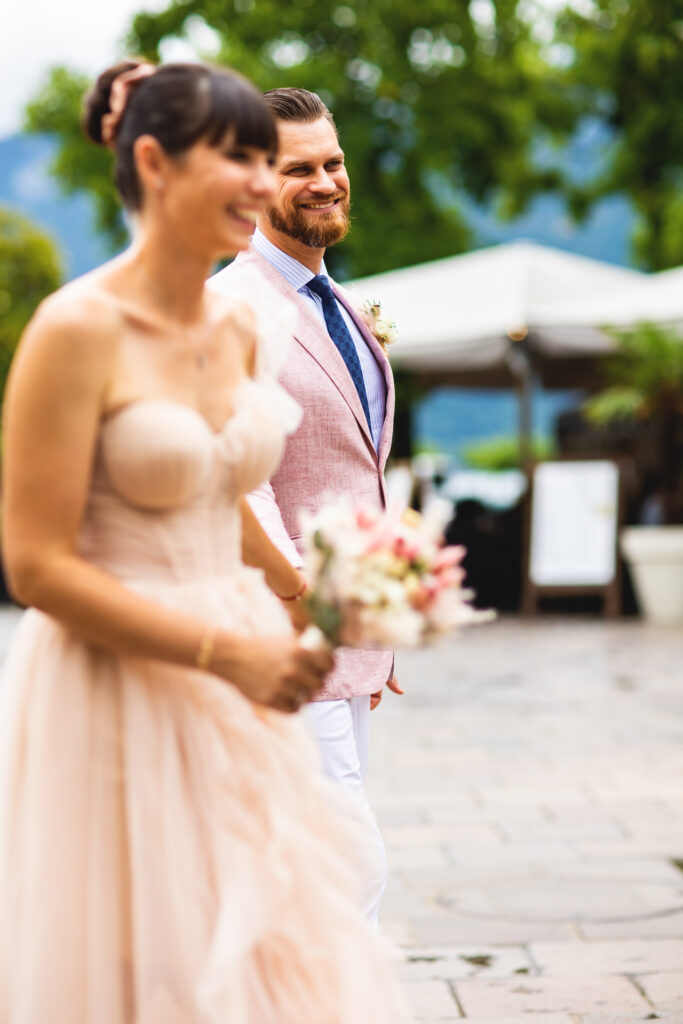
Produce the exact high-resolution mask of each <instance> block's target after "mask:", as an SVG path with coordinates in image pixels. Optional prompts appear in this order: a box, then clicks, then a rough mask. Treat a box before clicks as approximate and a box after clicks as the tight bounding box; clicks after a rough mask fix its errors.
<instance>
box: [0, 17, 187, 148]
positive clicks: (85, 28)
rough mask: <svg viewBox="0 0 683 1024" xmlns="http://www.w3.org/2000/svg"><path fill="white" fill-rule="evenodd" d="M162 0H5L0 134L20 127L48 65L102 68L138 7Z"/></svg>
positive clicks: (1, 37)
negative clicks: (24, 111)
mask: <svg viewBox="0 0 683 1024" xmlns="http://www.w3.org/2000/svg"><path fill="white" fill-rule="evenodd" d="M167 5H168V4H167V0H159V2H157V0H6V6H4V5H3V7H4V11H5V13H4V14H3V17H2V29H1V30H0V83H1V84H2V88H0V137H2V136H4V135H10V134H11V133H12V132H15V131H18V130H19V129H20V127H21V120H22V112H23V108H24V106H25V105H26V103H27V101H28V100H29V99H31V98H32V97H33V96H34V95H35V93H36V91H37V89H38V88H39V87H40V83H41V81H42V80H43V78H44V76H45V73H46V70H47V68H49V67H51V66H52V65H54V64H66V65H68V66H69V67H72V68H74V69H76V70H82V71H85V72H86V73H93V72H96V71H101V70H102V68H104V67H106V66H107V64H109V63H111V62H112V60H114V59H115V58H117V57H119V56H120V55H121V54H122V52H123V49H122V44H121V40H122V37H123V36H124V35H125V33H126V30H127V29H128V26H129V25H130V21H131V19H132V16H133V15H134V14H136V13H137V12H138V11H140V10H145V9H147V10H160V9H163V8H164V7H166V6H167Z"/></svg>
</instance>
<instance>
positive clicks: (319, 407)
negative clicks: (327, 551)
mask: <svg viewBox="0 0 683 1024" xmlns="http://www.w3.org/2000/svg"><path fill="white" fill-rule="evenodd" d="M254 269H256V270H258V271H259V272H260V273H261V274H262V275H263V277H264V278H266V280H267V281H268V283H269V284H271V285H272V286H273V287H275V288H276V289H277V290H278V291H279V292H280V293H281V294H282V295H283V296H284V297H285V298H286V299H288V300H289V302H291V303H293V304H294V305H295V307H296V309H297V312H298V323H297V326H296V328H295V332H294V338H295V344H294V345H293V346H292V350H291V351H290V353H289V355H288V358H287V361H286V364H285V367H284V370H283V372H282V373H281V375H280V382H281V383H282V385H283V386H284V387H285V388H286V389H287V391H289V392H290V394H291V395H292V396H293V398H295V399H296V401H297V402H298V403H299V405H300V406H301V408H302V410H303V419H302V421H301V425H300V426H299V429H298V430H297V431H296V432H295V433H294V434H292V435H291V436H290V437H289V438H288V440H287V444H286V446H285V451H284V455H283V458H282V461H281V463H280V466H279V468H278V469H277V471H276V473H275V475H274V476H273V477H272V479H271V481H270V485H271V487H270V488H266V489H265V490H264V489H263V488H261V489H260V490H259V492H258V502H254V503H253V507H254V510H255V511H256V513H257V515H258V516H259V519H260V520H261V522H262V524H263V526H264V528H265V529H266V532H268V533H269V534H270V533H271V530H270V529H269V521H270V523H272V521H273V515H275V516H277V517H278V519H279V517H281V520H282V522H283V523H284V527H285V530H286V531H287V533H288V535H289V537H290V538H291V540H292V541H293V543H294V545H295V546H296V548H297V550H298V551H299V552H300V551H301V543H300V541H301V528H300V522H299V520H300V515H301V512H302V511H305V512H316V511H317V510H318V509H319V508H320V506H321V504H322V503H323V499H324V498H325V496H329V495H330V494H332V495H333V494H350V495H352V497H353V498H354V499H355V500H360V501H364V502H367V503H370V504H372V505H376V506H380V507H382V506H384V504H385V501H386V492H385V487H384V467H385V465H386V461H387V456H388V454H389V450H390V448H391V439H392V431H393V419H394V401H395V399H394V384H393V377H392V373H391V368H390V366H389V361H388V359H387V357H386V355H385V353H384V351H383V349H382V347H381V345H380V344H379V342H378V341H377V339H376V338H375V337H374V336H373V335H372V334H371V332H370V331H369V330H368V328H367V327H366V325H365V324H364V323H363V321H362V319H361V318H360V317H359V316H358V313H357V312H356V310H355V308H354V306H353V304H352V300H351V299H350V297H349V295H348V294H347V293H346V292H345V291H344V290H343V289H342V288H340V287H339V285H337V284H336V283H335V282H334V281H331V282H330V283H331V284H332V287H333V290H334V293H335V295H336V297H337V298H338V300H339V301H340V302H341V303H343V305H344V306H345V307H346V309H347V310H348V311H349V313H350V314H351V316H352V317H353V319H354V321H355V323H356V325H357V327H358V329H359V331H360V332H361V334H362V335H363V337H364V339H365V341H366V342H367V344H368V347H369V348H370V350H371V351H372V353H373V355H374V357H375V359H376V360H377V363H378V364H379V366H380V368H381V369H382V371H383V373H384V379H385V382H386V389H387V399H386V412H385V418H384V425H383V428H382V434H381V437H380V442H379V450H378V451H375V447H374V445H373V443H372V438H371V436H370V431H369V428H368V424H367V420H366V418H365V413H364V412H363V407H362V405H361V402H360V398H359V397H358V392H357V391H356V388H355V386H354V384H353V381H352V380H351V377H350V375H349V372H348V369H347V368H346V365H345V363H344V360H343V359H342V357H341V355H340V354H339V352H338V350H337V348H336V346H335V344H334V342H333V341H332V339H331V338H330V336H329V334H328V333H327V331H326V330H325V326H324V324H323V323H322V321H321V320H320V319H319V318H318V317H317V316H316V314H315V311H314V310H312V309H311V308H310V305H309V304H308V303H307V301H306V300H305V299H304V298H303V296H301V295H300V294H299V293H298V292H297V291H296V290H295V289H294V288H293V287H292V286H291V285H290V284H289V282H288V281H287V280H286V279H285V278H284V277H283V276H282V274H280V273H279V271H277V270H276V269H275V268H274V267H272V266H271V264H270V263H268V261H267V260H266V259H264V258H263V257H262V256H261V255H260V253H257V252H256V251H255V250H253V249H250V250H248V251H247V252H245V253H240V255H239V256H238V257H237V259H236V260H235V261H234V262H233V263H232V264H231V265H230V266H229V267H227V268H226V269H225V270H223V271H221V272H220V274H218V275H217V276H216V278H214V279H213V281H212V284H216V285H217V286H218V287H222V286H225V287H226V288H229V289H231V290H232V289H233V288H238V289H239V287H240V275H241V271H242V270H251V271H252V272H253V270H254ZM244 280H245V282H246V281H248V280H249V275H248V274H247V275H245V278H244ZM242 294H244V291H242ZM245 298H246V296H245ZM269 499H270V501H271V503H272V507H271V508H270V509H268V508H267V502H268V500H269ZM281 547H283V550H284V546H283V545H281ZM292 551H293V549H292ZM285 553H287V552H285ZM392 666H393V655H392V653H391V652H390V651H371V650H351V649H350V648H348V647H343V648H341V649H340V650H339V651H338V652H337V655H336V665H335V669H334V671H333V672H332V673H331V674H330V675H329V676H328V678H327V681H326V683H325V687H324V689H323V690H322V691H321V692H320V694H319V695H318V698H317V699H318V700H337V699H340V698H345V697H353V696H359V695H361V694H368V693H375V692H376V691H377V690H380V689H381V688H382V686H383V685H384V684H385V683H386V681H387V680H388V679H389V677H390V674H391V671H392Z"/></svg>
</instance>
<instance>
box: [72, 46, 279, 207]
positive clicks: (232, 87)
mask: <svg viewBox="0 0 683 1024" xmlns="http://www.w3.org/2000/svg"><path fill="white" fill-rule="evenodd" d="M138 64H139V62H138V61H134V60H127V61H122V62H121V63H119V64H116V65H114V66H113V67H111V68H107V70H106V71H103V72H102V74H101V75H100V76H99V78H98V79H97V82H96V83H95V85H94V87H93V88H92V89H91V91H90V92H89V93H88V95H87V96H86V98H85V109H84V112H83V122H82V123H83V128H84V130H85V133H86V134H87V135H88V136H89V137H90V138H91V139H92V140H93V142H96V143H98V144H99V145H104V142H103V139H102V118H103V117H104V115H105V114H107V113H108V112H109V110H110V107H109V97H110V93H111V87H112V83H113V82H114V80H115V79H116V78H117V77H118V76H119V75H121V74H123V73H124V72H125V71H131V70H133V68H136V67H137V66H138ZM228 133H230V134H231V135H232V136H233V140H234V143H235V144H236V145H238V146H255V147H257V148H258V149H263V150H265V151H267V152H272V153H276V152H277V129H276V127H275V122H274V119H273V115H272V114H271V112H270V109H269V107H268V106H267V104H266V103H264V101H263V99H262V98H261V95H260V93H259V92H258V90H257V89H256V88H255V87H254V86H253V85H252V84H251V82H249V81H247V79H246V78H243V77H242V75H239V74H237V72H235V71H228V70H223V69H218V68H210V67H207V66H206V65H204V64H164V65H162V66H161V67H159V68H157V70H156V71H155V72H154V74H153V75H150V76H149V77H148V78H143V79H141V80H140V81H139V82H136V83H135V84H134V85H133V86H132V87H131V91H130V95H129V97H128V101H127V103H126V106H125V109H124V112H123V116H122V118H121V122H120V124H119V126H118V131H117V134H116V140H115V144H114V147H113V148H114V151H115V153H116V170H115V173H114V180H115V181H116V187H117V189H118V191H119V194H120V196H121V199H122V200H123V203H124V205H125V206H126V207H128V209H131V210H139V209H140V207H141V205H142V189H141V187H140V181H139V179H138V175H137V171H136V169H135V160H134V159H133V144H134V142H135V140H136V139H137V138H139V136H141V135H153V136H154V138H155V139H157V140H158V141H159V143H160V144H161V146H162V147H163V149H164V151H165V152H166V153H168V155H169V156H181V155H182V154H183V153H185V152H186V151H187V150H189V149H191V148H192V146H194V145H195V143H197V142H199V141H200V140H201V139H203V140H205V141H206V142H207V143H208V144H209V145H210V146H217V145H219V144H220V143H221V141H222V140H223V139H224V138H225V136H226V135H227V134H228Z"/></svg>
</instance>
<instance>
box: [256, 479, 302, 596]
mask: <svg viewBox="0 0 683 1024" xmlns="http://www.w3.org/2000/svg"><path fill="white" fill-rule="evenodd" d="M240 507H241V510H242V560H243V561H244V562H245V563H246V565H254V566H257V567H258V568H259V569H263V571H264V573H265V576H266V583H267V584H268V586H269V587H270V589H271V590H272V591H273V592H274V593H275V594H277V596H278V597H281V598H284V599H285V600H289V599H291V598H292V597H294V595H295V594H299V593H300V591H301V589H302V588H303V587H304V586H305V583H306V578H305V576H304V575H303V573H302V572H301V571H300V570H299V569H297V568H296V567H295V566H293V565H292V563H291V562H290V561H289V559H288V558H286V557H285V556H284V555H283V554H282V552H281V551H280V549H279V548H278V547H276V545H275V544H273V542H272V540H271V539H270V537H269V536H268V534H267V533H266V531H265V530H264V529H263V527H262V526H261V524H260V522H259V521H258V519H257V517H256V515H255V513H254V510H253V509H252V507H251V505H250V504H249V502H248V501H247V499H246V498H242V501H241V506H240Z"/></svg>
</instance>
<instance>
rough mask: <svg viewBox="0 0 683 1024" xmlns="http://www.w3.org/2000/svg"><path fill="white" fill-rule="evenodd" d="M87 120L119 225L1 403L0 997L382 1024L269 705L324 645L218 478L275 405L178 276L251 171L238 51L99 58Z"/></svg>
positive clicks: (45, 1018) (125, 1014) (245, 340)
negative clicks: (4, 646)
mask: <svg viewBox="0 0 683 1024" xmlns="http://www.w3.org/2000/svg"><path fill="white" fill-rule="evenodd" d="M84 123H85V126H86V130H87V132H88V133H89V135H90V136H91V137H92V138H93V140H94V141H95V142H97V143H104V144H105V145H109V146H110V147H111V148H112V149H113V150H114V151H115V155H116V182H117V186H118V189H119V192H120V194H121V196H122V198H123V201H124V203H125V205H126V207H127V208H128V210H129V211H130V212H131V216H132V219H133V221H134V224H135V232H134V235H135V237H134V242H133V244H132V246H131V247H130V249H128V250H127V251H126V252H125V253H124V254H123V255H122V256H120V257H118V258H116V259H114V260H113V261H111V262H110V263H107V264H106V265H105V266H103V267H102V268H100V269H99V270H97V271H94V272H93V273H91V274H88V275H86V276H85V277H83V278H81V279H79V280H77V281H74V282H72V283H70V284H68V285H67V286H66V287H65V288H63V289H61V290H60V291H59V292H57V293H56V294H55V295H54V296H52V297H51V298H50V299H48V300H47V301H46V302H45V303H44V304H43V305H42V306H41V307H40V309H39V310H38V312H37V313H36V315H35V316H34V318H33V320H32V322H31V324H30V325H29V327H28V329H27V331H26V334H25V337H24V338H23V340H22V343H21V346H20V349H19V352H18V354H17V357H16V360H15V363H14V366H13V370H12V374H11V379H10V383H9V387H8V393H7V398H6V407H5V433H4V472H5V476H4V499H3V506H4V508H3V512H4V524H3V530H4V532H3V546H4V551H5V555H6V569H7V574H8V578H9V581H10V584H11V587H12V589H13V592H14V594H15V595H16V597H17V598H18V600H19V601H20V602H21V603H22V604H24V605H26V606H29V610H28V611H27V612H26V614H25V616H24V618H23V620H22V623H21V625H20V626H19V629H18V633H17V636H16V638H15V642H14V644H13V648H12V650H11V653H10V656H9V659H8V662H7V664H6V667H5V672H4V683H3V693H2V707H1V709H0V729H1V730H2V734H1V737H0V1020H2V1021H3V1024H133V1022H135V1024H364V1022H368V1024H370V1022H372V1024H399V1022H401V1021H403V1020H405V1019H406V1018H405V1016H404V1009H403V1002H402V998H401V996H400V994H399V992H398V990H397V988H396V985H395V983H394V981H393V977H392V972H391V968H390V966H389V963H388V959H387V956H386V952H385V950H384V948H383V946H382V944H381V942H380V940H379V939H378V937H377V936H376V935H375V934H374V933H373V931H372V930H371V929H370V928H369V927H368V926H367V925H366V924H365V923H364V921H363V919H362V917H361V914H360V912H359V911H358V909H357V908H356V893H355V891H354V882H353V879H354V874H353V869H352V867H349V866H348V865H347V851H346V845H345V842H346V839H345V837H346V834H347V830H348V829H349V828H355V827H356V825H355V824H353V825H351V824H350V823H349V820H348V817H347V818H344V816H343V815H342V814H335V813H331V812H330V811H329V810H328V809H327V806H328V802H329V794H327V793H326V792H325V793H323V787H324V786H325V783H324V782H323V780H322V778H321V776H320V773H319V770H318V766H317V764H316V760H315V753H314V752H313V747H312V744H311V741H310V740H309V739H308V737H307V735H306V733H305V730H304V729H303V726H302V725H301V723H300V721H299V716H297V715H293V714H291V712H293V711H295V710H296V709H297V708H298V707H299V705H301V704H302V703H303V702H304V701H306V700H307V699H308V698H309V697H310V696H311V695H312V694H313V693H314V692H315V690H316V689H317V688H318V687H319V686H320V685H321V682H322V679H323V677H324V674H325V673H326V672H327V671H328V670H329V668H330V667H331V659H330V657H329V655H328V654H326V653H324V652H320V651H317V652H312V651H307V650H304V649H303V648H302V647H301V646H300V645H299V643H298V640H297V638H296V635H295V633H294V630H293V628H292V625H291V621H290V617H289V616H288V614H287V610H286V608H285V605H283V603H282V602H281V601H280V600H278V597H277V596H276V595H280V596H281V597H283V598H292V597H294V596H296V595H297V594H298V593H299V592H300V590H301V586H302V579H301V577H300V576H299V574H298V572H297V571H296V570H295V569H293V568H292V567H291V566H290V565H289V563H287V561H286V560H285V559H284V558H283V557H282V556H281V555H280V554H279V552H277V550H276V549H275V548H273V547H272V545H271V544H270V542H269V541H268V540H267V539H266V537H265V535H264V534H263V532H262V531H261V530H260V528H259V526H258V524H257V523H256V521H255V520H254V518H253V516H252V515H251V513H250V511H249V507H248V505H247V504H246V501H245V500H244V495H245V494H246V493H247V492H248V491H249V490H251V489H252V488H254V487H255V486H256V485H257V484H259V483H260V482H261V481H262V480H263V479H265V478H266V477H268V476H269V475H270V474H271V472H272V471H273V468H274V467H275V465H276V464H277V461H278V459H279V457H280V454H281V451H282V447H283V443H284V438H285V436H286V434H287V432H289V431H291V430H292V429H294V427H295V426H296V422H297V413H298V410H297V408H296V407H295V406H294V404H293V402H292V400H291V399H289V398H288V396H286V395H285V394H284V393H283V392H282V391H281V390H280V388H279V387H278V385H277V383H276V380H275V375H274V371H275V370H276V366H275V365H274V363H273V362H272V349H271V348H269V347H268V346H267V345H264V344H262V343H261V340H260V338H259V335H258V331H257V329H256V324H257V322H258V321H257V318H256V317H255V315H254V314H252V313H251V312H250V311H249V310H248V309H246V308H245V307H242V306H240V305H239V303H235V302H229V301H228V300H226V299H225V297H222V296H220V295H216V294H215V293H213V292H211V291H208V290H207V289H206V288H205V286H204V281H205V279H206V278H207V276H208V274H209V272H210V270H211V267H212V265H213V264H214V262H215V261H216V259H217V258H219V257H221V256H224V255H227V254H230V253H235V252H237V251H239V250H241V249H243V248H245V247H246V246H247V245H248V242H249V236H250V233H251V231H252V228H253V222H254V220H255V217H256V215H257V214H258V213H259V212H260V210H261V209H262V208H263V206H264V204H265V203H267V201H268V200H269V198H270V197H271V196H272V194H273V189H274V176H273V171H272V157H273V154H274V152H275V149H276V132H275V128H274V125H273V122H272V119H271V117H270V114H269V113H268V111H267V109H266V107H265V106H264V104H263V103H262V101H261V98H260V96H259V95H258V93H257V92H256V90H255V89H254V88H253V87H252V86H251V85H250V84H249V83H248V82H246V81H245V80H244V79H242V78H241V77H240V76H238V75H236V74H233V73H230V72H222V71H218V70H212V69H208V68H206V67H203V66H201V65H182V64H175V65H173V64H170V65H166V66H164V67H161V68H158V69H155V68H153V67H151V66H148V65H139V64H136V63H135V62H125V63H123V64H121V65H118V66H116V67H115V68H112V69H110V70H109V71H107V72H105V73H104V74H103V75H102V76H100V78H99V80H98V82H97V85H96V86H95V88H94V90H93V92H92V93H91V94H90V96H89V98H88V100H87V109H86V115H85V122H84ZM260 312H262V311H260ZM280 340H281V345H282V347H283V350H284V346H285V340H284V338H282V339H280ZM249 566H253V567H252V568H250V567H249ZM351 845H353V844H351Z"/></svg>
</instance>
